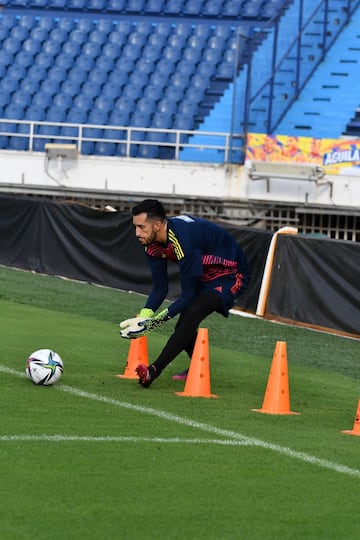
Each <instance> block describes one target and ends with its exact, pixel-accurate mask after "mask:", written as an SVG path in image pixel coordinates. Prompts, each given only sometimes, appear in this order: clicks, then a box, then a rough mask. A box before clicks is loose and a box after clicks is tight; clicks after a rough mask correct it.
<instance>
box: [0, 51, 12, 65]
mask: <svg viewBox="0 0 360 540" xmlns="http://www.w3.org/2000/svg"><path fill="white" fill-rule="evenodd" d="M13 62H14V55H13V54H11V53H9V52H8V51H5V50H4V49H0V64H2V65H3V66H5V67H7V66H10V65H11V64H12V63H13Z"/></svg>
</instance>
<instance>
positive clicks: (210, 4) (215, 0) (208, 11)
mask: <svg viewBox="0 0 360 540" xmlns="http://www.w3.org/2000/svg"><path fill="white" fill-rule="evenodd" d="M221 8H222V1H220V0H207V2H206V3H205V5H204V7H203V9H202V14H203V15H211V16H212V17H214V16H215V17H216V16H218V15H220V13H221Z"/></svg>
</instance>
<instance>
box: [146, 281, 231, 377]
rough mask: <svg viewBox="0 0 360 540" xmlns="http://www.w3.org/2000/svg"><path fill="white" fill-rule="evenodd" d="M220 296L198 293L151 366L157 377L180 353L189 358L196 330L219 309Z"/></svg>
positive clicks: (209, 292) (220, 303) (206, 292)
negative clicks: (185, 354)
mask: <svg viewBox="0 0 360 540" xmlns="http://www.w3.org/2000/svg"><path fill="white" fill-rule="evenodd" d="M221 305H222V301H221V298H220V296H218V295H217V294H215V293H213V292H211V291H204V292H202V293H200V294H199V295H198V296H197V297H196V299H195V300H194V302H193V303H192V304H191V306H190V307H189V308H188V309H187V311H186V312H185V313H183V314H182V315H181V316H180V318H179V321H178V323H177V325H176V327H175V330H174V333H173V334H172V336H171V337H170V338H169V340H168V342H167V344H166V345H165V347H164V348H163V350H162V352H161V353H160V355H159V357H158V358H157V360H156V361H155V362H154V363H153V364H152V365H153V367H154V368H155V370H156V376H157V377H158V376H159V375H160V373H161V372H162V370H163V369H164V368H165V367H166V366H167V365H168V364H170V362H172V360H174V358H176V357H177V356H178V355H179V354H180V353H181V352H182V351H186V352H187V354H188V355H189V356H190V357H191V355H192V352H193V350H194V346H195V341H196V336H197V329H198V327H199V325H200V323H201V321H203V320H204V319H205V318H206V317H207V316H208V315H210V313H213V312H214V311H217V310H218V309H219V308H221Z"/></svg>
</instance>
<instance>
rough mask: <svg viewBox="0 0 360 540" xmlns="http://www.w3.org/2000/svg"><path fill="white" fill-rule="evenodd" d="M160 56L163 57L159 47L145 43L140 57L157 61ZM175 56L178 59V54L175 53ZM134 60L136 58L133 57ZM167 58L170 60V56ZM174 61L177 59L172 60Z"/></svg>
mask: <svg viewBox="0 0 360 540" xmlns="http://www.w3.org/2000/svg"><path fill="white" fill-rule="evenodd" d="M170 51H172V48H170ZM169 56H170V53H169ZM162 57H164V54H163V53H162V52H161V48H160V47H157V46H156V47H155V46H154V45H145V47H144V48H143V50H142V52H141V58H143V59H144V60H146V61H149V62H157V61H158V60H160V58H162ZM176 57H177V59H179V54H176ZM135 60H137V58H135ZM169 60H171V58H169ZM176 61H177V60H174V62H176Z"/></svg>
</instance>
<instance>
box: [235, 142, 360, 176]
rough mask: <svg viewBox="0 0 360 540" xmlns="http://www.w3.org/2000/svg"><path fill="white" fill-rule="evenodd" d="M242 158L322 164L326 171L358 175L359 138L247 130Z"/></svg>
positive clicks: (359, 164)
mask: <svg viewBox="0 0 360 540" xmlns="http://www.w3.org/2000/svg"><path fill="white" fill-rule="evenodd" d="M246 160H247V161H252V160H256V161H270V162H273V163H313V164H314V163H315V164H316V165H319V166H320V167H323V168H324V170H325V173H326V174H351V175H360V140H359V139H352V140H350V139H314V138H312V137H288V136H285V135H265V134H261V133H250V134H249V135H248V140H247V151H246Z"/></svg>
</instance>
